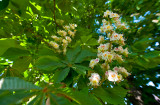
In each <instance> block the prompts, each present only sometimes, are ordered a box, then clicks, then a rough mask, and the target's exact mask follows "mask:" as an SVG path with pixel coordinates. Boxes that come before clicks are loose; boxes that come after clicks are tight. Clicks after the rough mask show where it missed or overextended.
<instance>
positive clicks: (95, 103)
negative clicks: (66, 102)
mask: <svg viewBox="0 0 160 105" xmlns="http://www.w3.org/2000/svg"><path fill="white" fill-rule="evenodd" d="M88 91H89V89H88V88H85V89H83V90H81V91H74V90H72V89H70V88H63V89H62V90H57V91H56V92H57V93H58V94H62V96H66V97H68V98H70V99H71V100H73V101H74V102H76V103H77V104H80V105H102V104H101V102H100V101H99V100H98V99H97V98H96V97H95V96H94V95H93V94H90V93H89V92H88Z"/></svg>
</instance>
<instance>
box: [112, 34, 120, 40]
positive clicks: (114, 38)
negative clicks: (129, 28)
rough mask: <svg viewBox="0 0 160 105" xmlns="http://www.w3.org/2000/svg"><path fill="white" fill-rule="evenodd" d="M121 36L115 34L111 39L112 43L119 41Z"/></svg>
mask: <svg viewBox="0 0 160 105" xmlns="http://www.w3.org/2000/svg"><path fill="white" fill-rule="evenodd" d="M119 39H120V38H119V34H117V33H113V34H112V36H111V37H110V41H116V40H119Z"/></svg>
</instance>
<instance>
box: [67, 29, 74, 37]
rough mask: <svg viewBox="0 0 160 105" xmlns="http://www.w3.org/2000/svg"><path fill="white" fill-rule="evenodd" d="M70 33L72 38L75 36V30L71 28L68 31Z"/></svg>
mask: <svg viewBox="0 0 160 105" xmlns="http://www.w3.org/2000/svg"><path fill="white" fill-rule="evenodd" d="M68 34H69V35H70V36H71V37H72V38H74V36H75V32H72V31H71V30H69V31H68Z"/></svg>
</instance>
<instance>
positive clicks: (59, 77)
mask: <svg viewBox="0 0 160 105" xmlns="http://www.w3.org/2000/svg"><path fill="white" fill-rule="evenodd" d="M69 71H70V68H69V67H67V68H65V69H63V70H58V71H56V72H55V74H54V82H56V83H59V82H61V81H63V80H64V79H65V78H66V77H67V75H68V73H69Z"/></svg>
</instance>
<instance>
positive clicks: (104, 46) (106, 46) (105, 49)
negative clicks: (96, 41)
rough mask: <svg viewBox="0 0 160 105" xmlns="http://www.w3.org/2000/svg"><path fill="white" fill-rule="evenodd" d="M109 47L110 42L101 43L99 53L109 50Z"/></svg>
mask: <svg viewBox="0 0 160 105" xmlns="http://www.w3.org/2000/svg"><path fill="white" fill-rule="evenodd" d="M109 47H110V43H106V44H100V46H99V47H98V53H101V52H105V51H107V50H108V49H109Z"/></svg>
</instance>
